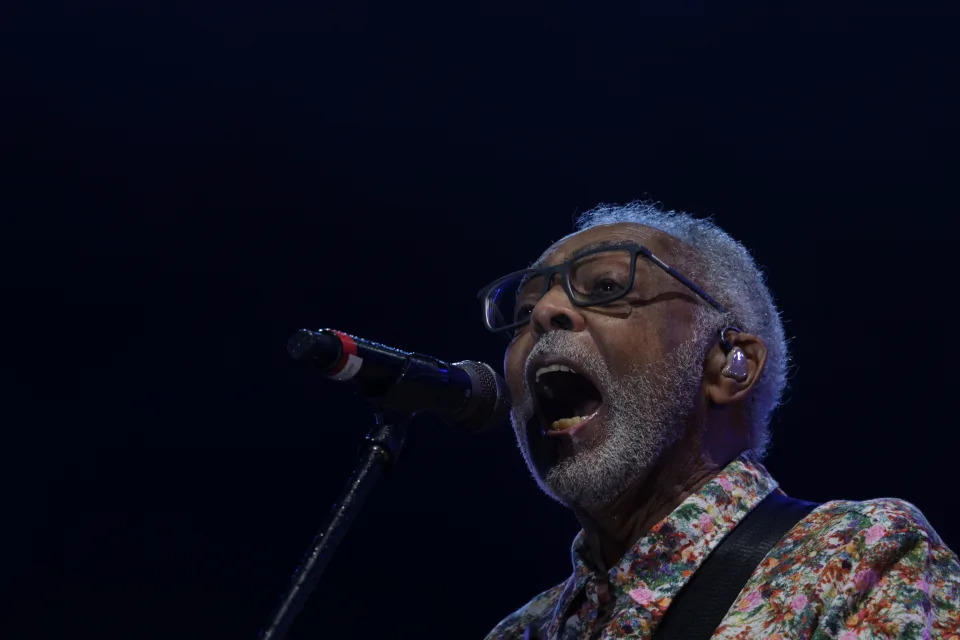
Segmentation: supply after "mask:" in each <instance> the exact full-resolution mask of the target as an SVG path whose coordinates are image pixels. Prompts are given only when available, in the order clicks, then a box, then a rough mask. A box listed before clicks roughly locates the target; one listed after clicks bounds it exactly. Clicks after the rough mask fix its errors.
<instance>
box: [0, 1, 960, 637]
mask: <svg viewBox="0 0 960 640" xmlns="http://www.w3.org/2000/svg"><path fill="white" fill-rule="evenodd" d="M720 9H723V11H724V12H725V13H721V12H719V10H720ZM942 15H945V14H942V13H941V12H940V11H938V10H937V8H936V7H933V6H932V5H921V4H916V3H906V2H903V3H886V4H884V3H880V4H877V3H871V4H869V5H866V4H864V5H863V6H861V7H845V8H844V9H843V10H842V12H841V10H840V9H834V10H833V13H832V14H825V13H824V14H820V15H815V14H814V13H813V12H812V10H811V9H810V6H809V5H806V4H804V5H803V6H801V5H800V3H795V4H793V5H790V4H770V3H765V4H764V5H763V6H762V7H761V6H760V5H759V4H757V5H756V6H755V7H752V8H751V7H748V6H746V5H736V6H726V7H720V6H714V5H709V6H707V5H703V4H702V3H686V4H684V3H657V4H650V5H646V6H644V7H643V9H642V11H641V10H636V9H635V10H633V11H631V12H628V13H622V12H616V13H615V12H612V11H611V12H609V13H607V12H606V11H605V10H602V9H598V8H589V7H588V6H587V4H586V3H577V4H573V3H569V2H561V3H557V4H551V5H547V4H540V3H538V4H533V5H525V6H524V7H523V8H517V7H515V6H513V5H512V4H507V3H502V4H498V3H492V4H491V3H483V4H474V5H463V4H462V3H446V4H437V5H435V6H427V5H421V6H419V7H410V6H408V5H407V4H404V3H374V2H368V3H364V2H360V1H357V2H349V3H346V2H340V3H308V2H297V3H293V2H286V3H266V2H264V3H250V2H247V3H244V2H239V3H237V2H234V3H225V2H217V3H211V2H206V3H186V2H173V3H170V2H168V3H160V2H140V3H136V4H135V5H134V3H100V4H97V3H93V2H72V3H60V4H56V5H53V4H51V5H46V4H39V3H31V4H26V3H25V4H22V5H21V4H5V8H4V9H3V19H2V21H0V23H2V27H0V29H2V30H3V33H2V36H3V37H2V39H0V53H2V57H0V78H2V89H0V91H2V97H3V104H2V106H0V113H2V125H0V127H2V128H0V132H2V136H3V137H2V140H0V142H2V150H3V158H4V168H3V173H2V179H0V182H2V194H0V205H2V208H0V224H2V226H0V243H2V244H0V247H2V263H0V285H2V289H0V296H2V298H0V299H2V307H0V350H2V351H0V389H2V398H0V400H2V411H0V424H2V426H3V433H4V436H5V437H4V446H3V447H2V453H0V455H2V458H3V460H2V464H0V481H2V486H3V489H4V491H3V496H4V500H3V514H4V518H3V523H2V527H0V535H2V537H3V540H2V542H3V544H2V547H0V548H2V549H3V556H2V564H0V566H2V570H0V576H2V581H0V587H2V589H3V594H2V603H3V604H2V611H3V620H2V625H3V628H4V633H5V635H9V636H10V637H53V638H56V637H64V638H65V637H94V636H93V634H94V632H96V634H97V635H96V637H99V638H131V637H135V638H170V637H190V638H193V637H196V638H201V637H203V638H221V637H222V638H253V637H255V634H256V632H257V629H258V627H259V626H260V624H261V623H262V622H264V621H265V619H266V617H267V615H268V614H269V612H270V610H271V608H272V606H273V604H274V603H275V600H276V597H277V596H278V594H279V593H280V592H281V590H282V589H283V588H284V586H285V584H286V581H287V579H288V577H289V575H290V573H291V571H292V569H293V567H294V566H295V565H296V564H297V562H298V559H299V557H300V554H301V552H302V551H303V550H304V549H305V548H306V545H307V544H308V542H309V541H310V539H311V537H312V536H313V534H314V532H315V531H316V529H317V528H318V527H319V525H320V523H321V521H322V519H323V517H324V515H325V513H326V511H327V509H328V507H329V506H330V504H331V503H332V501H333V500H334V498H335V496H336V494H337V493H338V492H339V490H340V486H341V484H342V483H343V481H344V480H345V479H346V477H347V476H348V474H349V472H350V470H351V468H352V465H353V463H354V461H355V453H356V450H357V447H358V444H359V442H360V439H361V437H362V434H363V433H364V432H365V431H366V429H367V427H368V426H369V424H370V417H369V413H368V411H367V409H366V408H365V407H364V406H363V405H362V404H361V402H360V401H359V400H357V399H355V398H353V397H351V396H349V394H348V393H347V392H346V391H345V389H344V388H342V387H340V386H338V385H336V384H334V383H326V382H323V381H321V380H319V379H317V377H316V376H313V375H309V374H308V372H306V371H304V370H302V369H300V368H298V367H295V366H293V364H292V363H291V362H290V360H289V358H288V357H287V355H286V354H285V352H284V343H285V341H286V338H287V336H288V335H289V334H290V333H291V332H292V331H293V330H295V329H297V328H300V327H303V326H306V327H314V328H315V327H321V326H332V327H336V328H340V329H343V330H346V331H349V332H351V333H354V334H357V335H360V336H364V337H369V338H374V339H378V340H381V341H383V342H385V343H387V344H392V345H396V346H399V347H403V348H406V349H410V350H417V351H423V352H427V353H431V354H434V355H436V356H438V357H441V358H445V359H449V360H457V359H463V358H470V359H479V360H486V361H488V362H490V363H492V364H494V365H495V366H499V362H500V358H501V350H502V347H503V344H502V342H501V341H500V340H499V339H498V338H496V337H494V336H491V335H489V334H487V332H486V331H485V330H484V329H483V328H482V326H481V324H480V313H479V306H478V303H477V301H476V299H475V292H476V291H477V290H478V289H479V288H480V287H481V286H482V285H483V284H485V283H486V282H487V281H489V280H492V279H493V278H494V277H496V276H498V275H501V274H502V273H504V272H507V271H510V270H513V269H516V268H520V267H522V266H525V265H526V264H527V263H528V262H529V261H530V260H531V259H532V258H534V257H536V256H537V255H538V254H539V252H540V251H541V250H542V249H543V248H544V247H545V246H546V245H548V244H549V243H550V242H551V241H553V240H555V239H557V238H559V237H560V236H562V235H564V234H565V233H567V232H568V231H569V230H570V227H571V221H572V219H573V217H574V215H575V214H576V213H577V212H580V211H584V210H586V209H588V208H590V207H591V206H593V205H594V204H596V203H598V202H624V201H629V200H632V199H635V198H642V197H650V198H654V199H656V200H658V201H660V202H662V203H663V205H664V206H666V207H669V208H677V209H684V210H690V211H693V212H696V213H698V214H703V215H707V214H712V215H714V216H715V217H716V220H717V221H718V222H719V223H720V224H721V226H723V227H724V228H726V229H727V230H728V231H730V232H731V233H732V234H733V235H734V236H735V237H737V238H739V239H741V240H742V241H743V242H744V243H745V244H746V245H747V246H748V247H749V248H750V249H751V250H752V251H753V252H754V254H755V256H756V257H757V259H758V260H759V262H760V263H762V264H764V265H767V267H768V271H769V280H770V284H771V286H772V288H773V290H774V292H775V293H776V295H777V296H778V299H779V302H780V304H781V306H782V308H783V312H784V315H785V318H786V319H787V331H788V334H789V335H790V336H791V338H792V341H793V342H792V345H793V354H794V357H795V370H794V375H793V378H792V381H791V390H790V391H789V393H788V400H787V403H786V406H784V407H783V409H782V410H781V411H780V412H779V414H778V415H777V417H776V419H775V424H774V426H773V429H774V447H773V449H772V452H771V454H770V456H769V458H768V460H767V463H768V467H769V469H770V470H771V471H772V472H773V474H774V475H775V477H777V478H778V479H779V480H780V482H781V485H782V486H783V487H784V488H785V490H786V491H787V492H788V493H790V494H792V495H795V496H798V497H802V498H806V499H811V500H817V501H824V500H828V499H834V498H844V499H869V498H874V497H880V496H897V497H901V498H904V499H906V500H909V501H910V502H912V503H914V504H916V505H917V506H918V507H919V508H920V509H921V510H922V511H923V512H924V513H925V514H926V516H927V517H928V519H929V520H930V522H931V523H932V525H933V526H934V527H935V528H936V529H937V530H938V531H939V533H940V534H941V535H942V537H943V538H944V539H945V540H946V542H947V543H948V544H949V545H951V547H952V548H954V549H956V548H958V547H960V516H958V515H957V513H956V510H955V509H956V507H957V503H958V500H957V497H956V493H955V489H956V480H955V478H956V465H957V445H958V442H960V439H958V437H957V435H956V428H957V421H956V418H955V413H954V405H955V402H956V395H955V394H956V382H955V381H956V376H955V374H954V371H955V368H956V361H957V354H956V349H955V347H954V341H955V338H956V330H955V327H954V321H953V320H954V311H953V307H954V299H955V295H956V292H955V275H956V274H955V272H956V269H955V267H954V258H955V255H956V245H955V240H954V238H955V235H954V231H955V218H956V215H957V208H956V205H955V203H956V200H957V198H956V190H955V182H956V176H957V170H958V169H960V151H958V149H960V147H958V145H957V128H958V125H957V114H958V113H960V91H958V82H957V80H958V78H957V68H958V63H960V55H958V51H957V48H956V40H957V37H956V33H957V23H956V22H954V21H952V20H949V19H945V18H943V17H942ZM576 529H577V527H576V523H575V522H574V520H573V519H572V517H571V516H570V515H569V514H568V513H567V512H565V511H564V510H563V509H561V508H560V507H558V506H556V505H554V504H553V503H552V502H550V501H549V500H548V499H547V498H545V497H543V496H542V495H541V494H539V492H538V490H537V489H536V487H535V485H534V484H533V482H532V481H531V480H530V479H529V478H528V477H527V474H526V470H525V468H524V466H523V463H522V460H521V459H520V456H519V454H518V453H517V452H516V451H515V448H514V443H513V440H512V435H511V434H510V433H509V431H508V429H507V428H504V429H503V430H501V431H499V432H497V433H492V434H488V435H486V436H483V437H478V438H471V437H467V436H465V435H461V434H458V433H452V432H450V431H448V430H445V429H444V428H443V427H442V426H441V425H439V424H437V423H435V422H432V421H430V420H422V421H420V422H419V423H418V424H417V426H416V428H415V429H414V430H413V433H412V435H411V437H410V440H409V442H408V447H407V449H406V450H405V452H404V455H403V457H402V459H401V461H400V464H399V466H398V468H397V469H396V470H395V473H394V474H393V476H392V477H391V478H390V479H389V480H387V481H384V482H383V483H382V484H381V485H380V486H378V488H377V491H376V494H375V496H374V497H373V499H372V500H371V501H370V503H369V504H368V506H367V508H366V510H365V512H364V513H363V514H362V516H361V518H360V520H359V522H358V524H357V525H356V527H355V529H354V530H353V531H352V532H351V534H350V535H349V537H348V538H347V540H346V542H345V543H344V544H343V546H342V547H341V548H340V550H339V552H338V554H337V556H336V558H335V559H334V561H333V562H332V564H331V566H330V568H329V571H328V573H327V575H326V576H325V580H324V582H323V584H322V586H321V587H320V588H319V589H318V591H317V592H316V593H315V595H314V597H313V598H312V600H311V602H310V604H309V606H308V609H307V610H306V612H305V613H304V614H303V615H302V616H301V618H300V619H299V621H298V624H297V626H296V628H295V631H294V633H293V634H292V637H293V638H325V637H331V638H333V637H355V638H372V637H397V638H414V637H424V638H454V637H455V638H477V637H482V635H483V634H484V633H485V632H486V631H487V630H489V628H491V627H492V626H493V625H494V624H495V623H496V622H497V621H498V620H499V619H500V618H502V617H503V616H504V615H506V614H507V613H508V612H509V611H512V610H513V609H515V608H516V607H518V606H520V605H521V604H523V603H524V602H525V601H526V600H527V599H529V598H530V597H531V596H532V595H534V594H535V593H536V592H538V591H539V590H541V589H544V588H546V587H548V586H551V585H553V584H555V583H556V582H559V581H560V580H562V579H563V578H564V577H565V575H566V573H567V571H568V567H569V555H568V548H569V544H570V541H571V539H572V537H573V535H574V533H575V532H576Z"/></svg>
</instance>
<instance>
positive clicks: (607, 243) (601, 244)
mask: <svg viewBox="0 0 960 640" xmlns="http://www.w3.org/2000/svg"><path fill="white" fill-rule="evenodd" d="M634 244H636V243H634V242H626V241H624V240H600V241H598V242H591V243H590V244H585V245H583V246H582V247H580V248H579V249H576V250H574V251H573V253H571V254H570V255H569V256H567V260H565V261H564V262H566V261H569V260H575V259H576V258H579V257H580V256H582V255H583V254H585V253H590V252H591V251H594V250H595V249H609V248H612V247H626V246H632V245H634ZM542 266H543V258H540V259H539V260H537V261H536V262H534V263H533V264H532V265H530V267H529V268H531V269H539V268H540V267H542Z"/></svg>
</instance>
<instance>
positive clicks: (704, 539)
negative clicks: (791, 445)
mask: <svg viewBox="0 0 960 640" xmlns="http://www.w3.org/2000/svg"><path fill="white" fill-rule="evenodd" d="M772 491H780V489H778V488H777V482H776V481H775V480H774V479H773V478H772V477H771V476H770V474H769V473H768V472H767V470H766V469H765V468H764V467H763V465H761V464H759V463H756V462H751V461H749V460H748V459H746V458H745V457H740V458H738V459H737V460H734V461H733V462H731V463H730V464H729V465H727V467H726V468H725V469H724V470H723V471H721V472H720V473H719V474H718V475H717V476H716V477H715V478H713V479H712V480H710V481H709V482H707V483H706V484H705V485H704V486H703V487H702V488H701V489H700V490H699V491H698V492H697V493H695V494H693V495H691V496H690V497H688V498H687V499H686V500H684V501H683V503H682V504H680V506H678V507H677V508H676V509H675V510H674V511H673V512H672V513H670V514H669V515H668V516H667V517H666V518H664V519H663V520H661V521H660V522H658V523H657V524H656V525H654V526H653V527H652V528H651V530H650V532H649V533H647V534H646V535H645V536H643V537H641V538H640V539H639V540H638V541H637V543H636V544H635V545H634V546H633V547H632V548H631V549H630V550H629V551H627V553H626V554H625V555H624V556H623V558H622V559H621V560H620V562H619V563H618V564H617V565H616V566H614V567H612V568H611V569H610V570H609V571H596V570H594V569H592V568H591V566H592V564H593V563H592V562H591V561H590V554H589V552H588V550H587V546H586V542H585V539H584V533H583V531H581V532H580V533H579V534H577V536H576V538H575V539H574V541H573V548H572V558H573V575H571V576H570V577H569V578H568V579H567V580H566V582H564V583H562V584H559V585H557V586H555V587H553V588H552V589H548V590H547V591H544V592H543V593H541V594H540V595H538V596H537V597H536V598H534V599H533V600H531V601H530V602H529V603H527V604H526V605H525V606H524V607H522V608H521V609H519V610H518V611H516V612H514V613H513V614H511V615H509V616H508V617H507V618H506V619H505V620H503V621H502V622H501V623H500V624H498V625H497V626H496V628H495V629H494V630H493V631H491V632H490V634H489V635H488V636H487V640H500V639H506V638H525V637H527V638H541V639H543V640H547V639H549V640H554V639H556V640H572V639H574V638H577V639H579V638H605V639H606V638H610V639H612V638H649V637H650V636H651V635H652V634H653V632H654V630H655V629H656V628H657V623H658V622H659V621H660V619H661V618H662V617H663V615H664V613H665V612H666V610H667V607H669V606H670V602H671V601H672V600H673V598H674V597H676V595H677V593H678V592H679V591H680V588H681V587H683V585H684V584H685V583H686V582H687V580H688V579H689V577H690V576H691V575H692V574H693V572H694V571H696V570H697V567H699V566H700V564H701V563H702V562H703V561H704V559H705V558H706V557H707V555H709V554H710V552H711V551H712V550H713V549H714V548H715V547H716V546H717V545H718V544H719V543H720V541H721V540H722V539H723V537H724V536H725V535H726V534H727V533H729V532H730V531H731V530H732V529H733V528H734V527H735V526H736V525H737V523H738V522H740V521H741V520H742V519H743V518H744V516H746V514H747V513H749V512H750V510H751V509H753V507H754V506H756V505H757V503H759V502H760V501H761V500H762V499H763V498H765V497H766V496H767V495H768V494H769V493H770V492H772ZM525 633H526V634H527V635H526V636H525ZM712 637H713V638H764V639H765V640H785V639H787V638H814V639H826V638H837V639H839V640H854V639H860V640H865V639H867V638H871V639H872V638H890V637H896V638H918V639H926V638H944V639H946V640H960V564H958V561H957V556H956V554H955V553H954V552H953V551H951V550H950V549H949V548H948V547H947V546H946V545H945V544H944V543H943V541H942V540H941V539H940V537H939V536H938V535H937V533H936V531H934V530H933V528H932V527H931V526H930V524H929V523H928V522H927V520H926V519H925V518H924V517H923V514H921V513H920V511H918V510H917V508H916V507H914V506H913V505H912V504H910V503H908V502H905V501H903V500H898V499H895V498H879V499H876V500H868V501H865V502H851V501H846V500H837V501H833V502H827V503H825V504H822V505H820V506H819V507H817V508H816V509H815V510H814V511H812V512H811V513H810V514H808V515H807V516H806V517H805V518H804V519H803V520H801V521H800V522H799V523H798V524H797V525H796V526H794V527H793V529H791V531H790V532H789V533H787V535H785V536H784V537H783V538H782V539H781V540H780V541H779V542H778V543H777V544H776V545H775V546H774V547H773V549H771V551H770V552H769V553H768V554H767V555H766V557H764V559H763V561H762V562H761V563H760V565H759V566H758V567H757V569H756V570H755V571H754V572H753V575H752V576H751V577H750V579H749V580H748V581H747V583H746V584H745V586H744V588H743V590H742V591H741V592H740V594H739V595H738V596H737V599H736V600H735V601H734V602H733V606H731V607H730V609H729V610H728V611H727V613H726V616H725V617H724V619H723V621H722V622H721V624H720V626H719V627H718V628H717V630H716V631H715V632H714V634H713V636H712Z"/></svg>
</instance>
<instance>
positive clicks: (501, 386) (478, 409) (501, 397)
mask: <svg viewBox="0 0 960 640" xmlns="http://www.w3.org/2000/svg"><path fill="white" fill-rule="evenodd" d="M454 366H455V367H459V368H461V369H463V370H464V371H466V372H467V373H468V374H469V376H470V379H471V381H472V382H473V389H472V393H471V398H470V402H469V403H468V404H467V406H466V407H465V408H464V409H463V411H461V412H460V413H459V415H457V416H456V417H455V418H454V419H453V420H452V422H453V423H454V424H456V425H457V426H459V427H461V428H463V429H465V430H467V431H471V432H473V433H479V432H481V431H485V430H487V429H494V428H497V427H501V426H503V424H504V423H505V422H506V421H507V419H508V417H509V415H510V392H509V391H508V390H507V383H506V381H504V379H503V376H501V375H500V374H498V373H497V372H496V371H494V370H493V368H492V367H491V366H490V365H488V364H485V363H483V362H474V361H473V360H464V361H462V362H457V363H455V364H454Z"/></svg>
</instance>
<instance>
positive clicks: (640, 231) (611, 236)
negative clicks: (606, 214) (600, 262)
mask: <svg viewBox="0 0 960 640" xmlns="http://www.w3.org/2000/svg"><path fill="white" fill-rule="evenodd" d="M631 242H635V243H637V244H642V245H644V246H645V247H647V248H648V249H650V250H651V251H653V252H654V253H656V254H659V255H663V256H669V255H672V254H673V253H674V251H675V250H676V249H677V248H678V247H679V246H680V245H681V244H682V243H681V242H680V241H679V240H677V239H676V238H674V237H673V236H671V235H669V234H666V233H664V232H663V231H660V230H659V229H654V228H653V227H648V226H645V225H642V224H636V223H633V222H617V223H615V224H603V225H597V226H596V227H590V228H589V229H584V230H583V231H577V232H576V233H571V234H570V235H568V236H566V237H564V238H561V239H560V240H557V241H556V242H554V243H553V244H552V245H550V246H549V247H548V248H547V250H546V251H544V252H543V254H541V255H540V257H539V258H537V261H536V262H534V263H533V264H532V265H531V266H532V267H541V266H544V265H555V264H560V263H561V262H564V261H565V260H568V259H569V258H570V257H571V256H572V255H574V253H576V252H579V251H583V250H586V249H592V248H595V247H602V246H606V245H614V244H628V243H631Z"/></svg>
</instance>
